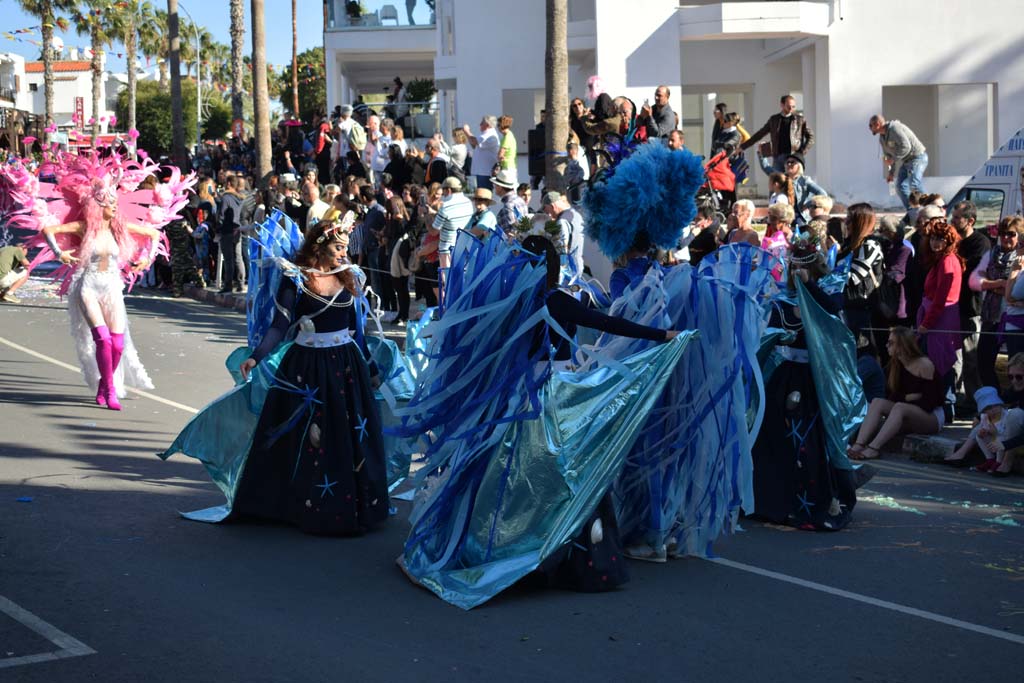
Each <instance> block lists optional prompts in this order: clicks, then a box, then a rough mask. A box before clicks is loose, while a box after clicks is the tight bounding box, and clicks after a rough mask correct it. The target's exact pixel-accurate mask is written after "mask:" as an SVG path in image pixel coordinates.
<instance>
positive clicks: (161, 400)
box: [0, 337, 199, 415]
mask: <svg viewBox="0 0 1024 683" xmlns="http://www.w3.org/2000/svg"><path fill="white" fill-rule="evenodd" d="M0 343H2V344H6V345H7V346H9V347H11V348H12V349H15V350H17V351H21V352H22V353H27V354H28V355H30V356H32V357H33V358H38V359H39V360H43V361H46V362H47V363H51V364H53V365H56V366H57V367H59V368H64V369H65V370H70V371H72V372H75V373H78V372H81V369H80V368H79V367H78V366H76V365H71V364H69V363H65V362H64V361H61V360H57V359H56V358H50V357H49V356H47V355H45V354H42V353H39V352H38V351H33V350H32V349H30V348H26V347H24V346H22V345H21V344H15V343H14V342H12V341H10V340H8V339H4V338H3V337H0ZM125 389H127V390H128V391H130V392H131V393H133V394H137V395H139V396H142V397H143V398H148V399H149V400H151V401H156V402H157V403H163V404H164V405H167V406H171V407H172V408H177V409H178V410H184V411H185V412H186V413H192V414H193V415H194V414H196V413H198V412H199V410H197V409H196V408H193V407H192V406H187V405H184V404H182V403H178V402H177V401H171V400H169V399H166V398H164V397H163V396H157V395H156V394H151V393H149V392H148V391H143V390H141V389H133V388H132V387H125Z"/></svg>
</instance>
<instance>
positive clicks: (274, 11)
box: [0, 0, 323, 71]
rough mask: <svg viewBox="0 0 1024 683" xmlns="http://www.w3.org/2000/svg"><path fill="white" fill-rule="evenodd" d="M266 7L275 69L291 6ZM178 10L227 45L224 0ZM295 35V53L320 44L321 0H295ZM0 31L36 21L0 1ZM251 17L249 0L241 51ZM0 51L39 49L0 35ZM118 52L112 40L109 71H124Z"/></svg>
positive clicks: (283, 51)
mask: <svg viewBox="0 0 1024 683" xmlns="http://www.w3.org/2000/svg"><path fill="white" fill-rule="evenodd" d="M151 2H152V4H153V6H154V7H158V8H160V9H163V10H166V9H167V2H166V0H151ZM264 5H265V8H266V12H265V14H266V26H267V62H269V63H270V64H273V65H274V68H275V70H276V69H280V68H281V67H282V66H283V65H285V64H287V63H290V62H291V58H292V39H291V27H292V9H291V0H264ZM178 7H179V13H180V14H181V15H182V16H185V12H183V11H181V9H180V8H185V9H187V10H188V11H189V12H191V13H192V17H193V18H194V19H195V22H196V23H197V24H199V25H200V26H204V27H206V30H207V31H209V32H210V34H212V35H213V37H214V38H216V39H217V40H218V41H220V42H222V43H224V44H225V45H230V44H231V34H230V33H229V31H228V28H229V26H230V24H231V19H230V15H229V12H228V8H229V3H228V0H178ZM297 7H298V35H299V52H300V53H301V52H302V51H303V50H306V49H308V48H311V47H316V46H318V45H323V3H322V2H321V0H298V3H297ZM0 16H2V17H3V21H2V22H0V24H2V25H0V33H3V32H13V31H15V30H17V29H20V28H28V27H32V26H37V25H38V24H39V21H38V20H37V19H34V18H33V17H32V16H31V15H28V14H25V13H24V12H23V11H22V10H21V5H19V4H18V2H17V0H0ZM251 21H252V18H251V16H250V14H249V2H246V3H245V28H246V32H245V53H246V54H251V53H252V45H251V43H250V42H249V38H250V28H251V25H252V24H251ZM57 35H59V36H61V38H63V39H64V44H65V45H67V46H79V47H85V46H88V45H89V38H88V36H79V35H77V34H75V32H74V30H73V29H72V30H70V31H68V32H66V33H64V32H61V31H57ZM18 37H19V38H30V39H33V40H37V41H38V40H41V37H40V35H39V32H38V31H36V32H35V34H33V35H26V34H22V35H19V36H18ZM0 52H14V53H16V54H19V55H24V56H25V58H26V59H29V60H34V59H37V58H38V57H39V48H38V47H37V46H35V45H32V44H30V43H26V42H18V41H13V40H7V39H6V38H4V37H3V36H0ZM118 52H121V53H123V52H124V47H123V46H122V45H120V44H119V43H115V44H114V47H113V48H112V49H110V50H109V53H112V54H108V58H107V68H108V69H109V70H111V71H124V62H125V60H124V58H123V57H122V58H120V59H118V57H117V54H116V53H118Z"/></svg>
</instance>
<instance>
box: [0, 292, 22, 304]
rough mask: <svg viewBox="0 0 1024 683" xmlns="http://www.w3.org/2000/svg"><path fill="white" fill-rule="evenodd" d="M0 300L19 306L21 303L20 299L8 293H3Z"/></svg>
mask: <svg viewBox="0 0 1024 683" xmlns="http://www.w3.org/2000/svg"><path fill="white" fill-rule="evenodd" d="M0 299H2V300H4V301H6V302H7V303H9V304H20V303H21V299H19V298H18V297H16V296H14V295H13V294H11V293H10V292H4V293H3V296H0Z"/></svg>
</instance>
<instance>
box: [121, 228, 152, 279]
mask: <svg viewBox="0 0 1024 683" xmlns="http://www.w3.org/2000/svg"><path fill="white" fill-rule="evenodd" d="M125 227H126V228H128V232H130V233H133V234H135V235H142V236H143V237H148V238H149V239H150V245H149V251H148V252H147V253H148V254H149V256H147V257H144V258H143V259H142V260H140V261H139V262H137V263H136V264H135V265H134V266H133V267H132V270H134V271H135V272H136V273H139V272H142V271H143V270H145V269H146V268H149V265H150V263H152V255H153V254H155V253H156V249H157V247H158V246H159V245H160V231H159V230H157V229H156V228H147V227H145V226H142V225H136V224H134V223H126V224H125Z"/></svg>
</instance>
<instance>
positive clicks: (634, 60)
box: [594, 0, 682, 112]
mask: <svg viewBox="0 0 1024 683" xmlns="http://www.w3.org/2000/svg"><path fill="white" fill-rule="evenodd" d="M678 8H679V3H678V2H675V1H674V0H630V2H629V9H628V12H627V13H628V19H626V18H625V15H624V14H623V12H624V6H623V4H622V2H621V0H594V12H595V22H594V23H595V27H596V28H595V31H596V33H597V36H596V39H597V40H596V42H597V50H596V52H597V60H596V61H597V75H599V76H601V78H602V79H604V85H605V91H606V92H607V93H608V94H609V95H611V96H612V97H616V96H618V95H625V96H626V97H629V98H630V99H631V100H633V101H634V102H635V103H636V106H637V108H639V107H641V106H643V101H644V100H645V99H649V100H651V103H652V104H653V101H654V89H655V88H656V87H657V86H658V85H661V84H664V85H667V86H669V88H670V89H671V90H672V97H671V100H670V103H671V105H672V109H673V111H676V112H679V111H681V109H682V98H681V95H680V93H679V87H680V83H681V82H682V69H681V64H680V61H681V60H680V52H681V43H680V36H679V22H678V19H677V17H676V13H677V11H678Z"/></svg>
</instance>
